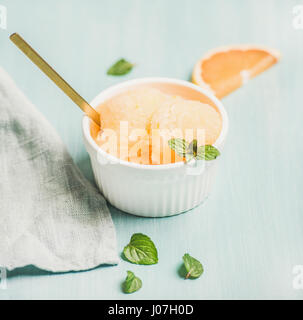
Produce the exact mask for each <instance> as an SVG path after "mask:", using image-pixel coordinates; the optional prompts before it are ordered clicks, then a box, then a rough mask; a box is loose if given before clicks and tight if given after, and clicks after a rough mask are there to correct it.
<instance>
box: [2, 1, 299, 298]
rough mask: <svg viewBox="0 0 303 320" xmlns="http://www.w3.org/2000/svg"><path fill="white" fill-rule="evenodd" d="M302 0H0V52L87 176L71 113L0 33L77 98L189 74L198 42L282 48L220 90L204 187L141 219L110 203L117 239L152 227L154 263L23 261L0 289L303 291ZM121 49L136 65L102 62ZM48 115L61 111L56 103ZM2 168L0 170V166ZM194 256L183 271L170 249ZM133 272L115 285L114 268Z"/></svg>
mask: <svg viewBox="0 0 303 320" xmlns="http://www.w3.org/2000/svg"><path fill="white" fill-rule="evenodd" d="M298 4H303V1H302V0H288V1H285V0H267V1H264V0H245V1H239V0H229V1H220V0H204V1H201V0H191V1H189V0H153V1H149V0H128V1H125V0H90V1H80V0H73V1H71V0H64V1H59V0H51V1H50V0H49V1H38V0H27V1H22V0H0V5H5V6H6V7H7V10H8V28H7V30H0V64H1V65H2V66H3V67H4V68H5V69H6V70H7V71H8V72H9V73H10V74H11V75H12V77H13V78H14V79H15V80H16V82H17V84H18V85H19V87H20V88H21V89H22V90H23V91H24V93H25V94H26V95H27V96H28V97H29V99H30V100H31V101H32V102H33V103H34V104H35V105H36V106H37V108H39V109H40V110H41V112H42V113H43V114H44V115H45V116H46V117H47V118H48V119H49V121H50V122H51V124H52V125H53V126H54V127H55V128H56V129H57V131H58V132H59V134H60V136H61V137H62V139H63V141H64V142H65V143H66V145H67V147H68V150H69V151H70V153H71V155H72V157H73V158H74V160H75V162H76V163H77V165H78V166H79V167H80V169H81V170H82V171H83V172H84V174H85V175H86V176H87V178H88V179H90V180H91V181H93V177H92V171H91V167H90V163H89V159H88V155H87V153H86V151H85V149H84V146H83V143H82V136H81V129H80V125H81V119H82V114H81V112H80V110H78V109H77V108H76V107H75V106H74V105H73V103H72V102H71V101H70V100H69V99H68V98H67V97H66V96H65V95H64V94H63V93H61V92H60V91H59V90H58V89H57V88H56V87H55V85H53V84H52V83H51V82H50V81H49V80H48V79H47V78H46V77H45V76H44V75H43V74H42V73H41V72H40V71H39V70H38V69H37V68H35V67H34V66H33V65H32V64H31V63H30V62H29V61H28V60H27V59H26V58H25V57H24V56H23V55H22V54H21V53H20V52H19V51H18V50H17V49H16V48H15V47H14V46H13V44H12V43H10V41H9V40H8V36H9V34H10V33H12V32H15V31H17V32H19V33H20V34H22V35H23V36H24V37H25V39H27V40H28V41H29V42H30V43H31V44H32V45H33V47H34V48H36V49H37V50H38V51H39V52H40V53H41V54H42V55H43V56H44V57H45V58H46V60H47V61H48V62H49V63H50V64H51V65H53V66H54V67H55V68H56V69H57V70H58V72H59V73H61V74H62V76H63V77H64V78H66V79H67V80H68V81H70V83H71V84H72V85H73V86H74V87H75V89H76V90H78V91H79V92H80V93H81V94H82V95H83V96H84V97H85V98H87V100H91V99H92V98H93V97H94V96H95V95H96V94H98V93H99V92H100V91H101V90H102V89H104V88H106V87H108V86H110V85H113V84H115V83H118V82H119V81H122V80H127V79H132V78H136V77H145V76H165V77H174V78H178V79H185V80H188V79H189V77H190V74H191V70H192V67H193V65H194V63H195V62H196V60H197V59H198V58H200V56H201V55H203V54H204V53H205V52H206V51H207V50H208V49H211V48H214V47H217V46H222V45H228V44H234V43H235V44H236V43H259V44H264V45H268V46H272V47H274V48H277V49H279V50H280V51H281V52H282V56H283V58H282V60H281V62H280V63H279V65H277V66H275V67H274V68H272V69H271V70H269V71H268V72H266V73H264V74H262V75H261V76H259V77H258V78H256V79H254V80H252V81H251V82H250V83H249V84H248V85H247V86H246V87H243V88H242V89H240V90H238V91H237V92H235V93H233V94H232V95H230V96H229V97H227V98H225V99H224V101H223V102H224V104H225V106H226V109H227V111H228V113H229V118H230V131H229V135H228V141H227V144H226V148H225V150H224V153H223V155H222V158H221V163H220V169H219V172H218V175H217V180H216V184H215V188H214V191H213V193H212V196H211V197H210V199H209V200H208V201H207V202H206V203H205V204H204V205H203V206H200V207H198V208H196V209H194V210H192V211H191V212H188V213H186V214H182V215H179V216H176V217H171V218H163V219H144V218H138V217H134V216H131V215H127V214H125V213H123V212H120V211H118V210H116V209H114V208H110V210H111V213H112V217H113V220H114V223H115V226H116V229H117V235H118V243H119V250H122V249H123V247H124V245H125V244H126V243H127V242H128V240H129V238H130V236H131V235H132V234H133V233H134V232H143V233H146V234H148V235H149V236H151V237H152V238H153V240H154V241H155V243H156V244H157V247H158V249H159V258H160V262H159V264H158V265H156V266H152V267H144V266H134V265H130V264H128V263H127V262H125V261H123V260H121V263H120V264H119V265H118V266H116V267H99V268H97V269H95V270H92V271H88V272H80V273H66V274H50V273H46V272H44V271H39V270H36V269H34V268H33V267H26V268H23V269H19V270H16V271H13V272H11V273H10V274H9V279H8V283H7V290H0V299H34V298H38V299H46V298H49V299H67V298H72V299H151V298H157V299H212V298H216V299H238V298H241V299H244V298H248V299H256V298H260V299H269V298H275V299H278V298H282V299H290V298H293V299H302V298H303V290H295V289H294V288H293V285H292V282H293V277H294V275H293V267H294V266H295V265H303V161H302V158H303V147H302V146H303V143H302V141H303V130H302V127H303V124H302V123H303V122H302V119H303V104H302V101H303V89H302V88H303V87H302V86H303V59H302V57H303V30H295V29H294V28H293V25H292V21H293V14H292V10H293V7H294V6H295V5H298ZM120 57H125V58H127V59H130V60H131V61H133V62H134V63H136V67H135V69H134V70H133V72H131V73H130V74H129V75H127V76H125V77H123V78H115V77H109V76H107V75H106V70H107V68H108V67H109V66H110V65H111V64H112V63H113V62H114V61H115V60H117V59H118V58H120ZM58 115H60V116H58ZM0 179H1V176H0ZM185 252H190V253H191V254H192V255H193V256H195V257H197V258H199V259H200V260H201V261H202V262H203V265H204V267H205V272H204V274H203V276H202V277H201V278H200V279H198V280H195V281H184V280H183V279H181V278H180V277H179V276H178V269H179V267H180V265H181V261H182V260H181V258H182V255H183V254H184V253H185ZM128 269H130V270H133V271H134V272H135V273H136V274H137V275H138V276H140V277H141V278H142V280H143V288H142V289H141V290H140V291H139V292H137V293H136V294H133V295H124V294H123V293H122V292H121V290H120V285H121V281H122V280H123V279H124V278H125V275H126V270H128Z"/></svg>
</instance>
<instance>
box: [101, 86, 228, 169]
mask: <svg viewBox="0 0 303 320" xmlns="http://www.w3.org/2000/svg"><path fill="white" fill-rule="evenodd" d="M98 111H99V112H100V116H101V128H102V131H100V133H99V135H98V136H97V138H96V142H97V143H98V144H99V146H100V147H101V148H102V149H103V150H104V151H106V152H108V153H110V154H112V155H114V156H116V157H118V158H120V159H123V160H126V161H130V162H136V163H140V164H165V163H173V162H177V161H182V160H183V158H182V157H180V156H178V155H176V154H175V152H174V151H172V150H171V149H170V148H169V146H168V140H169V139H171V138H173V137H175V138H184V139H186V141H189V142H190V141H192V140H193V139H194V138H195V139H198V141H199V144H200V145H202V144H213V143H214V142H215V141H216V139H217V138H218V136H219V134H220V131H221V127H222V119H221V116H220V114H219V113H218V112H217V110H215V109H214V108H213V107H212V106H210V105H208V104H204V103H201V102H199V101H193V100H185V99H183V98H182V97H179V96H171V95H168V94H165V93H163V92H161V91H160V90H157V89H154V88H148V87H144V88H136V89H133V90H128V91H126V92H123V93H121V94H119V95H117V96H115V97H113V98H111V99H109V100H108V101H105V102H104V103H103V104H102V105H101V106H99V108H98Z"/></svg>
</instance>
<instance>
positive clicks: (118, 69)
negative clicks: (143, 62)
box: [107, 59, 134, 76]
mask: <svg viewBox="0 0 303 320" xmlns="http://www.w3.org/2000/svg"><path fill="white" fill-rule="evenodd" d="M133 66H134V65H133V64H132V63H130V62H129V61H127V60H125V59H120V60H118V61H117V62H116V63H115V64H113V65H112V66H111V67H110V68H109V69H108V70H107V74H108V75H111V76H123V75H125V74H127V73H129V72H130V71H131V70H132V68H133Z"/></svg>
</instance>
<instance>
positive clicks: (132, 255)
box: [123, 233, 158, 265]
mask: <svg viewBox="0 0 303 320" xmlns="http://www.w3.org/2000/svg"><path fill="white" fill-rule="evenodd" d="M123 254H124V257H125V258H126V259H127V260H128V261H129V262H131V263H135V264H145V265H150V264H156V263H158V251H157V248H156V246H155V245H154V243H153V242H152V240H151V239H150V238H149V237H148V236H146V235H145V234H142V233H135V234H133V235H132V237H131V239H130V242H129V244H128V245H127V246H125V247H124V250H123Z"/></svg>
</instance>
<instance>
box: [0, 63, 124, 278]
mask: <svg viewBox="0 0 303 320" xmlns="http://www.w3.org/2000/svg"><path fill="white" fill-rule="evenodd" d="M118 261H119V259H118V255H117V249H116V234H115V229H114V225H113V222H112V220H111V216H110V213H109V210H108V208H107V206H106V202H105V200H104V198H103V197H102V195H101V194H100V193H99V192H98V191H97V190H96V189H95V188H94V187H93V186H92V185H91V184H90V182H89V181H87V180H86V179H85V178H84V176H83V175H82V174H81V172H80V170H79V169H78V168H77V166H76V165H75V164H74V163H73V161H72V159H71V157H70V155H69V154H68V152H67V150H66V148H65V146H64V145H63V143H62V141H61V139H60V138H59V136H58V135H57V134H56V132H55V130H54V129H53V128H52V127H51V125H50V124H49V123H48V122H47V121H46V119H45V118H44V117H43V116H42V115H41V114H40V113H39V112H38V110H37V109H36V108H35V107H34V106H33V105H32V104H31V103H30V102H29V101H28V100H27V98H26V97H25V96H24V95H23V94H22V92H21V91H20V90H19V89H18V88H17V87H16V85H15V84H14V82H13V81H12V80H11V78H10V77H9V76H8V74H7V73H6V72H5V71H4V70H3V69H1V68H0V266H1V267H6V268H7V269H8V270H11V269H14V268H17V267H23V266H26V265H35V266H36V267H38V268H41V269H45V270H49V271H53V272H64V271H71V270H85V269H90V268H94V267H96V266H98V265H100V264H117V263H118Z"/></svg>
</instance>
